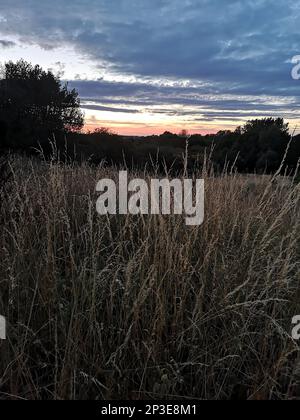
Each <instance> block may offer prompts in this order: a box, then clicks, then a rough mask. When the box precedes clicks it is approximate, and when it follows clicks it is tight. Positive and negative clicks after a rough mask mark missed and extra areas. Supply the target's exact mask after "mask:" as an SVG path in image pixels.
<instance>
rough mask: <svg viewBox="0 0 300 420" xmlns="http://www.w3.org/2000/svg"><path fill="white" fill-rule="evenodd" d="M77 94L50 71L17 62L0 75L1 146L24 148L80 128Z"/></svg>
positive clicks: (7, 65) (80, 114)
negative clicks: (54, 135)
mask: <svg viewBox="0 0 300 420" xmlns="http://www.w3.org/2000/svg"><path fill="white" fill-rule="evenodd" d="M83 122H84V120H83V114H82V111H81V110H80V100H79V98H78V93H77V92H76V91H75V90H74V89H73V90H69V89H68V85H67V84H62V83H61V82H60V80H59V78H58V77H55V76H54V75H53V73H52V72H51V71H47V72H46V71H44V70H42V68H41V67H40V66H38V65H36V66H32V65H31V64H29V63H27V62H25V61H24V60H20V61H18V62H17V63H13V62H9V63H6V64H5V65H4V67H3V69H2V74H1V76H0V146H1V144H2V146H4V147H16V148H26V147H28V146H33V145H36V144H37V143H38V142H40V143H43V142H45V141H48V138H49V136H52V135H53V134H59V133H66V132H69V131H76V130H80V129H81V128H82V126H83Z"/></svg>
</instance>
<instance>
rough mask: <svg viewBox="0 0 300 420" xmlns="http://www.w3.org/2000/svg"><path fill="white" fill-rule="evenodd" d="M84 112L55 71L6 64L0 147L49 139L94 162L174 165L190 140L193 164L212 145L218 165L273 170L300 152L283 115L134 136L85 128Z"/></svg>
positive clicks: (0, 77) (290, 164)
mask: <svg viewBox="0 0 300 420" xmlns="http://www.w3.org/2000/svg"><path fill="white" fill-rule="evenodd" d="M83 125H84V116H83V113H82V111H81V108H80V99H79V96H78V92H77V91H76V90H74V89H73V90H72V89H69V87H68V84H64V83H62V82H61V81H60V80H59V78H58V77H56V76H55V75H54V74H53V73H52V72H51V71H44V70H43V69H42V68H41V67H40V66H38V65H36V66H33V65H31V64H30V63H27V62H26V61H24V60H20V61H18V62H16V63H13V62H8V63H6V64H5V65H4V66H3V67H2V69H1V73H0V151H2V152H3V151H6V150H14V151H19V150H21V151H26V152H30V153H33V152H34V150H36V148H38V147H42V148H43V151H44V152H45V153H46V154H47V153H50V150H51V146H50V141H49V139H53V138H55V139H56V142H57V143H58V147H61V148H65V143H66V142H67V143H68V145H69V146H70V147H69V150H74V147H75V146H76V149H77V151H76V153H75V154H76V155H77V156H83V157H84V158H89V157H91V156H93V158H92V159H91V160H93V161H94V162H95V163H97V162H98V161H100V160H101V159H107V160H108V161H113V162H114V163H116V162H117V163H118V162H120V161H124V158H125V159H127V160H128V161H130V162H135V163H136V164H140V165H144V164H146V163H147V161H148V160H149V158H153V157H155V156H157V155H158V151H160V153H161V159H162V160H163V161H164V162H167V163H169V164H170V165H172V164H174V161H178V160H180V159H181V156H182V153H183V151H184V150H185V149H186V145H187V142H188V147H189V152H190V153H189V156H190V164H192V163H194V161H195V160H197V161H199V159H200V162H201V159H204V156H205V154H206V152H207V150H208V149H213V154H212V156H213V162H214V165H215V167H216V168H217V169H220V170H222V168H223V167H224V165H226V164H227V163H229V162H231V163H232V162H235V165H236V168H237V169H238V170H239V171H241V172H253V171H255V172H274V171H276V170H277V169H278V167H279V166H280V164H281V162H282V160H283V158H285V166H286V167H287V168H288V169H290V170H294V169H295V168H297V163H298V161H299V157H300V136H291V135H290V132H289V126H288V124H286V123H285V122H284V120H283V119H282V118H264V119H256V120H252V121H249V122H247V123H246V124H245V125H244V126H243V127H238V128H237V129H236V130H235V131H220V132H219V133H217V134H213V135H206V136H202V135H193V136H190V137H188V136H187V133H186V132H182V133H181V135H176V134H173V133H170V132H165V133H164V134H162V135H161V136H151V137H147V138H143V139H142V140H141V139H136V138H135V139H130V138H128V137H127V138H125V137H122V136H118V135H116V134H113V133H110V132H109V131H108V130H105V129H100V130H96V131H95V132H93V133H85V134H84V133H82V132H81V129H82V128H83ZM75 154H74V156H75Z"/></svg>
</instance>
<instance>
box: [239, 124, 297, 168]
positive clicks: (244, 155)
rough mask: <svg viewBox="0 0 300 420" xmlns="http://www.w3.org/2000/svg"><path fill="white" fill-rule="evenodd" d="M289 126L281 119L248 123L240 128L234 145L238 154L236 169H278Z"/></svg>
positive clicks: (286, 143) (284, 148)
mask: <svg viewBox="0 0 300 420" xmlns="http://www.w3.org/2000/svg"><path fill="white" fill-rule="evenodd" d="M290 138H291V137H290V134H289V126H288V124H286V123H285V122H284V120H283V119H282V118H264V119H261V120H252V121H248V122H247V123H246V124H245V125H244V126H243V127H242V128H240V137H239V139H238V141H237V142H236V144H235V145H234V151H235V152H239V159H238V168H239V169H240V170H242V171H253V170H260V171H265V170H266V171H268V172H270V171H271V172H272V171H275V170H276V169H278V167H279V165H280V162H281V160H282V158H283V156H284V153H285V150H286V148H287V146H288V143H289V140H290Z"/></svg>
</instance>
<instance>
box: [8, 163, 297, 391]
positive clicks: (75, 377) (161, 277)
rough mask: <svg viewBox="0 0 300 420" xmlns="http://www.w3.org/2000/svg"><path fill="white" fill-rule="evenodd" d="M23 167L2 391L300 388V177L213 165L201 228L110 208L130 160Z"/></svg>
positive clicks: (13, 219)
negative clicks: (297, 335) (101, 204)
mask: <svg viewBox="0 0 300 420" xmlns="http://www.w3.org/2000/svg"><path fill="white" fill-rule="evenodd" d="M11 168H12V172H13V176H12V178H11V181H10V184H9V185H8V186H7V193H6V195H5V196H3V197H2V201H1V215H0V222H1V223H0V249H1V258H0V283H1V296H0V314H3V315H5V316H6V317H7V319H8V322H9V328H8V339H7V340H6V341H2V342H0V351H1V358H0V399H7V398H26V399H41V398H44V399H83V398H91V399H112V398H119V399H142V398H143V399H155V398H173V399H174V398H181V397H182V398H199V399H234V398H235V399H277V398H282V399H294V398H299V396H300V353H299V350H300V347H299V346H300V342H296V341H294V340H293V339H292V338H291V330H292V325H291V320H292V318H293V317H294V315H297V314H300V284H299V280H300V276H299V274H300V194H299V193H300V185H299V184H297V183H296V182H293V181H292V180H291V179H290V178H289V179H285V178H283V177H282V176H280V177H279V176H278V177H276V176H275V177H271V176H262V177H259V176H253V177H251V178H250V177H247V176H243V175H238V174H228V175H227V174H223V175H222V176H215V175H214V174H213V172H212V171H210V170H209V169H204V170H203V172H201V173H198V174H195V175H196V176H197V177H198V178H202V177H204V178H205V181H206V205H205V207H206V210H205V222H204V224H203V225H202V226H198V227H192V228H191V227H187V226H186V225H185V223H184V220H183V217H182V216H169V217H168V216H143V217H140V216H109V217H107V218H106V217H101V216H99V215H98V214H97V213H96V208H95V206H96V199H97V195H96V194H95V186H96V182H97V181H98V180H100V179H101V178H117V176H118V170H117V169H116V168H109V167H105V166H101V165H100V166H98V167H90V166H88V165H86V164H82V165H76V164H58V163H56V162H55V161H53V162H51V163H46V162H40V161H39V160H35V159H30V158H22V157H15V158H13V159H12V160H11ZM131 175H132V176H133V177H136V176H139V177H141V176H142V177H143V176H144V175H143V174H141V173H134V171H132V173H131ZM152 175H153V174H152V173H151V172H147V173H146V174H145V176H146V178H147V177H149V178H150V177H151V176H152Z"/></svg>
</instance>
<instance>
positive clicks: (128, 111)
mask: <svg viewBox="0 0 300 420" xmlns="http://www.w3.org/2000/svg"><path fill="white" fill-rule="evenodd" d="M299 22H300V2H299V1H296V0H293V1H291V0H277V1H276V2H275V1H274V0H151V1H150V0H72V1H71V0H64V1H61V0H51V1H50V0H43V1H41V0H0V62H1V63H4V62H6V61H8V60H14V61H16V60H18V59H20V58H23V59H25V60H27V61H30V62H32V63H33V64H40V65H41V66H42V67H43V68H45V69H51V70H52V71H53V72H54V73H55V74H57V75H59V76H60V77H61V79H62V80H64V81H68V83H69V86H70V87H72V88H73V87H74V88H76V89H77V90H78V92H79V95H80V98H81V104H82V109H83V111H84V113H85V120H86V127H85V128H86V129H91V130H93V129H94V128H97V127H107V128H110V129H111V130H112V131H115V132H118V133H120V134H128V135H148V134H158V133H162V132H164V131H166V130H168V131H173V132H179V131H180V130H182V129H186V130H188V131H189V132H190V133H196V132H197V133H203V134H204V133H214V132H217V131H219V130H227V129H235V128H236V127H237V126H239V125H242V124H243V123H244V122H245V121H247V120H249V119H253V118H262V117H277V116H280V117H284V118H285V119H286V121H288V122H290V127H291V129H292V130H293V129H297V127H298V129H297V131H299V128H300V115H299V111H300V77H299V80H296V79H295V78H293V77H292V70H293V68H294V67H295V64H297V62H298V59H299V62H300V31H299ZM295 56H299V57H298V59H297V58H296V59H294V63H293V57H295ZM299 75H300V70H299Z"/></svg>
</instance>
